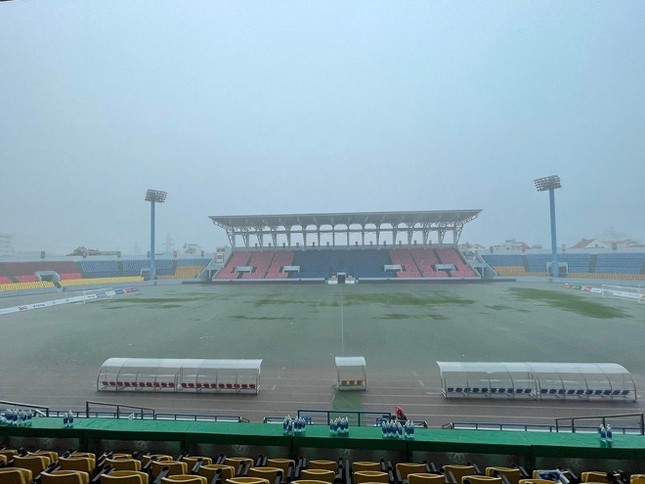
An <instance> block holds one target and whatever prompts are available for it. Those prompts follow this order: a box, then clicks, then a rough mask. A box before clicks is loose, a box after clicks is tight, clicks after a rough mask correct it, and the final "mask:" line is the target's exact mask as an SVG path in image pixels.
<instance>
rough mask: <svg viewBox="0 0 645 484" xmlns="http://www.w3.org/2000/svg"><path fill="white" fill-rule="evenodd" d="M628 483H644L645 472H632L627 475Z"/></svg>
mask: <svg viewBox="0 0 645 484" xmlns="http://www.w3.org/2000/svg"><path fill="white" fill-rule="evenodd" d="M629 484H645V474H632V475H631V476H629Z"/></svg>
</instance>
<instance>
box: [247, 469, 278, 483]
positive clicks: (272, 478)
mask: <svg viewBox="0 0 645 484" xmlns="http://www.w3.org/2000/svg"><path fill="white" fill-rule="evenodd" d="M247 476H248V477H261V478H263V479H267V480H268V481H269V482H270V483H271V484H274V483H276V482H278V478H280V481H282V479H283V478H284V474H283V472H282V469H280V468H278V467H269V466H266V467H251V468H249V472H248V474H247Z"/></svg>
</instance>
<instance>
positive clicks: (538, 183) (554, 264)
mask: <svg viewBox="0 0 645 484" xmlns="http://www.w3.org/2000/svg"><path fill="white" fill-rule="evenodd" d="M533 183H535V189H536V190H537V191H538V192H546V191H548V192H549V207H550V214H551V277H553V278H556V277H558V275H559V274H558V272H559V271H558V244H557V241H556V235H555V195H554V191H555V190H556V189H557V188H562V184H561V183H560V177H559V176H558V175H551V176H547V177H544V178H537V179H536V180H533Z"/></svg>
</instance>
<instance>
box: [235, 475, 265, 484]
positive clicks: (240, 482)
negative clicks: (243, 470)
mask: <svg viewBox="0 0 645 484" xmlns="http://www.w3.org/2000/svg"><path fill="white" fill-rule="evenodd" d="M224 482H225V483H226V484H271V483H269V480H268V479H264V478H262V477H246V476H238V477H231V478H230V479H226V480H225V481H224Z"/></svg>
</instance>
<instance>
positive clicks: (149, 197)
mask: <svg viewBox="0 0 645 484" xmlns="http://www.w3.org/2000/svg"><path fill="white" fill-rule="evenodd" d="M166 195H168V193H167V192H164V191H161V190H152V189H149V190H148V191H147V192H146V202H150V280H151V281H153V282H154V281H156V279H157V270H156V267H155V204H156V203H164V202H165V201H166Z"/></svg>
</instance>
